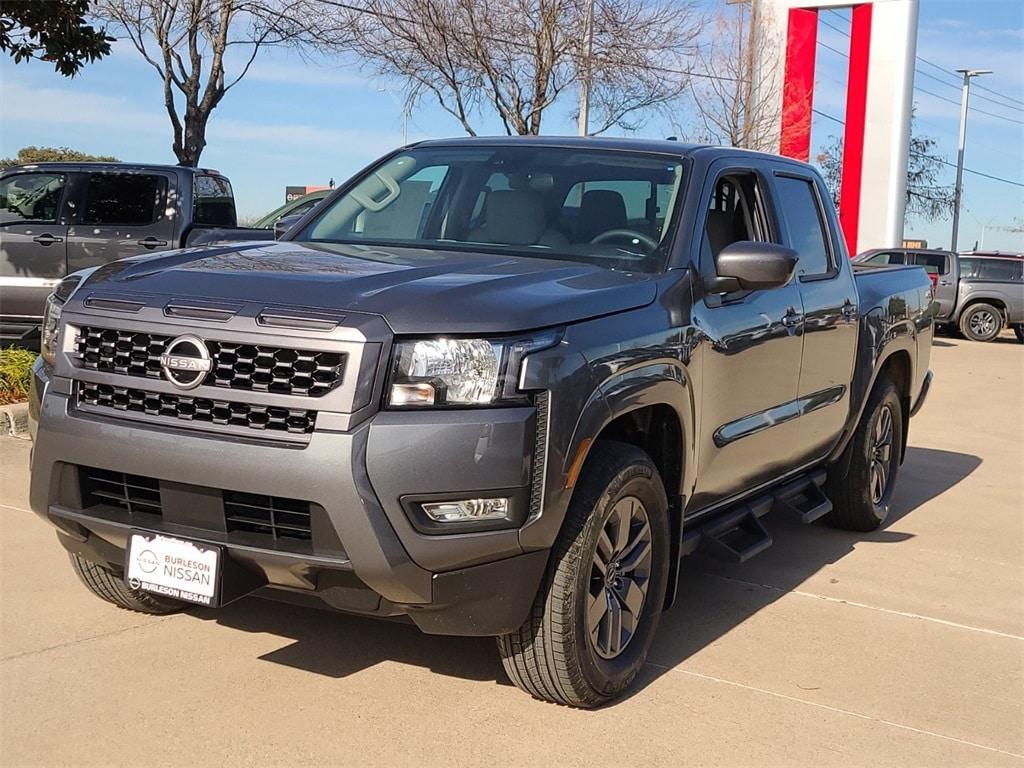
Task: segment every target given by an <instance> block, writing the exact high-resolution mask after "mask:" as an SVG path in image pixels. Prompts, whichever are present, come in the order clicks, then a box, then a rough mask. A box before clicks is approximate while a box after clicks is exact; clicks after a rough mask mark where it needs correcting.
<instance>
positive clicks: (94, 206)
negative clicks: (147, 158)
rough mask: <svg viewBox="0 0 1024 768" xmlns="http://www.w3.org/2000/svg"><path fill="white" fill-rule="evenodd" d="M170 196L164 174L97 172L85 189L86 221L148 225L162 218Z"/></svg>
mask: <svg viewBox="0 0 1024 768" xmlns="http://www.w3.org/2000/svg"><path fill="white" fill-rule="evenodd" d="M166 196H167V179H166V177H164V176H156V175H149V174H135V173H93V174H90V175H89V181H88V184H87V186H86V192H85V206H84V208H83V211H82V223H83V224H106V225H112V224H120V225H123V226H144V225H146V224H152V223H153V222H155V221H157V220H158V219H159V218H161V215H162V210H163V208H164V205H165V203H164V200H165V198H166Z"/></svg>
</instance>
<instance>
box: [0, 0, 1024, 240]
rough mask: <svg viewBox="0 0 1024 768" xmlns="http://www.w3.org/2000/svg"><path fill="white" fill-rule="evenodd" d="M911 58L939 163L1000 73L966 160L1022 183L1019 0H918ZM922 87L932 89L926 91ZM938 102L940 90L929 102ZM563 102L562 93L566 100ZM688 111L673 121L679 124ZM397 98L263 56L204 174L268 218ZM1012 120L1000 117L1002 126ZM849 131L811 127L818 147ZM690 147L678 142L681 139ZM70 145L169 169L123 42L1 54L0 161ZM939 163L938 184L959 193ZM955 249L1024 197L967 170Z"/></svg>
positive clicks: (841, 69) (385, 120)
mask: <svg viewBox="0 0 1024 768" xmlns="http://www.w3.org/2000/svg"><path fill="white" fill-rule="evenodd" d="M920 7H921V11H920V28H919V34H918V55H919V57H921V58H923V59H925V60H927V61H928V62H931V63H933V64H935V65H938V68H936V67H935V66H931V65H930V64H926V63H924V62H922V61H920V60H919V61H918V75H917V76H916V78H915V89H916V91H915V102H916V104H917V117H918V119H917V130H918V132H919V133H922V134H927V135H929V136H933V137H934V138H935V139H936V140H937V141H938V149H937V154H939V155H941V156H943V157H945V158H946V159H948V160H949V161H950V162H955V161H956V142H957V130H958V121H959V106H958V103H959V86H958V84H957V82H958V80H957V78H958V76H957V75H955V74H952V70H954V69H957V68H962V67H978V68H987V69H992V70H995V74H993V75H989V76H987V77H985V78H980V79H978V80H977V81H975V82H976V83H978V84H980V85H984V86H985V87H986V88H989V89H991V90H992V91H995V92H997V93H998V94H999V95H996V94H994V93H990V92H986V91H981V90H976V91H975V92H974V95H975V96H982V97H984V98H973V99H972V106H976V107H978V108H979V109H983V110H985V111H988V112H991V113H993V115H1001V116H1003V117H1002V118H1000V117H994V116H991V115H986V114H983V113H981V112H978V111H972V112H971V115H970V122H969V130H968V148H967V160H966V165H967V167H969V168H973V169H975V170H977V171H981V172H983V173H988V174H991V175H994V176H1000V177H1003V178H1006V179H1010V180H1013V181H1017V182H1022V183H1024V159H1022V155H1024V3H1022V2H1021V1H1020V0H970V1H969V2H964V0H921V6H920ZM822 19H823V21H825V22H828V24H830V25H831V26H833V27H835V28H836V30H838V31H836V30H833V29H830V28H829V27H828V26H825V25H822V26H821V27H820V29H819V41H820V42H821V43H822V45H820V46H819V48H818V72H817V87H816V92H815V106H816V108H817V109H819V110H821V111H822V112H825V113H827V114H832V115H837V116H841V115H842V113H843V108H844V100H845V80H846V74H845V71H846V60H845V59H844V58H843V57H842V56H841V55H840V54H837V53H834V52H832V51H830V50H828V48H826V47H825V46H829V47H831V48H836V49H838V50H839V51H843V50H846V49H847V47H848V40H847V39H846V38H845V36H844V35H843V30H845V29H848V26H849V20H848V13H843V12H838V13H833V12H826V13H823V14H822ZM925 91H930V92H931V94H929V93H926V92H925ZM932 94H934V95H932ZM570 98H571V97H570ZM572 106H573V105H572V104H571V103H568V102H567V103H566V104H564V105H560V106H559V108H558V109H556V110H555V111H553V112H551V113H549V114H548V115H546V116H545V125H544V128H545V132H546V133H556V134H557V133H574V132H575V125H574V123H573V121H572V119H571V109H572ZM688 109H689V108H688V107H687V106H686V105H683V106H682V107H681V112H682V114H681V116H680V117H679V118H677V123H682V124H684V125H685V124H687V122H688V120H687V114H686V112H687V110H688ZM401 111H402V104H401V96H400V93H399V91H398V88H397V87H396V86H395V84H393V83H388V82H386V81H383V80H379V79H375V78H373V77H370V76H369V75H368V74H367V73H364V72H361V71H360V69H359V66H358V63H357V62H351V61H337V60H335V61H331V62H323V63H320V64H317V63H311V62H308V61H306V60H304V59H302V58H301V57H299V56H298V55H297V54H296V53H295V52H292V51H289V50H283V49H278V50H267V51H266V52H265V53H261V55H260V58H258V59H257V61H256V63H255V65H254V66H253V68H252V69H251V71H250V72H249V74H248V75H247V77H246V79H245V80H243V81H242V82H241V84H239V85H238V86H237V87H236V88H235V89H233V90H232V91H231V92H230V93H229V94H228V95H227V96H226V97H225V100H224V101H223V102H222V104H221V106H220V107H218V108H217V110H216V111H215V113H214V116H213V119H212V120H211V123H210V128H209V131H208V135H207V142H208V144H207V148H206V150H205V152H204V153H203V157H202V164H203V165H205V166H208V167H213V168H217V169H219V170H221V171H223V172H224V173H226V174H227V175H228V176H230V177H231V179H232V181H233V183H234V186H235V192H236V196H237V199H238V208H239V212H240V213H241V214H244V215H256V214H262V213H264V212H266V211H267V210H269V209H271V208H274V207H276V206H277V205H279V204H280V203H281V202H283V200H284V188H285V186H287V185H306V184H309V185H314V184H326V183H327V182H328V180H329V179H330V178H332V177H333V178H334V179H336V180H337V181H341V180H342V179H344V178H346V177H347V176H348V175H350V174H352V173H354V172H355V171H357V170H359V169H360V168H361V167H363V166H364V165H366V164H367V163H368V162H370V161H371V160H373V159H374V158H375V157H377V156H378V155H380V154H383V153H384V152H386V151H388V150H389V149H391V148H393V147H394V146H397V145H398V144H400V143H401V141H402V124H401V123H402V118H401ZM1005 118H1009V119H1005ZM479 125H480V129H481V131H482V132H491V133H498V132H500V126H499V125H498V124H497V121H496V120H488V119H481V120H480V121H479ZM408 129H409V138H410V140H415V139H419V138H433V137H440V136H453V135H459V134H460V133H461V129H460V127H459V125H458V124H457V123H456V122H455V121H454V120H453V119H451V118H450V117H448V116H447V115H446V114H445V113H443V112H442V111H441V110H440V109H439V108H437V107H434V106H432V105H431V104H430V103H429V102H424V105H423V107H422V108H421V109H419V110H418V111H416V112H415V113H414V114H413V115H412V119H411V121H410V124H409V126H408ZM675 132H676V131H675V130H674V129H672V128H671V127H670V121H668V120H666V119H660V118H658V119H652V120H651V121H650V122H649V123H648V124H647V125H646V126H645V127H644V128H642V129H641V130H639V131H637V133H636V135H641V136H666V135H669V134H671V133H675ZM830 135H842V127H841V126H840V125H838V124H836V123H834V122H832V121H830V120H828V119H827V118H823V117H816V118H815V121H814V124H813V127H812V140H813V142H814V144H815V145H820V144H821V143H823V142H825V141H827V140H828V137H829V136H830ZM683 138H685V137H683ZM29 144H35V145H45V146H63V145H67V146H71V147H73V148H75V149H79V150H81V151H84V152H90V153H93V154H105V155H115V156H117V157H119V158H121V159H122V160H135V161H144V162H166V163H173V162H174V161H175V158H174V155H173V153H172V152H171V149H170V125H169V122H168V119H167V116H166V113H165V112H164V109H163V104H162V95H161V87H160V83H159V81H158V79H157V78H156V74H155V72H154V71H153V70H152V69H151V68H150V67H149V65H148V64H146V63H145V62H144V61H143V60H142V59H141V58H140V57H139V56H138V54H136V53H135V51H134V49H132V48H131V46H130V45H129V44H127V42H118V43H117V44H115V51H114V53H113V55H111V56H110V57H108V58H106V59H104V60H102V61H100V62H97V63H94V64H92V65H90V66H88V67H87V68H86V69H85V70H84V71H83V72H82V74H81V75H79V76H78V77H76V78H74V79H73V80H67V79H65V78H62V77H60V76H58V75H56V74H55V73H54V72H53V69H52V67H50V66H49V65H46V64H42V63H39V62H31V63H29V64H20V65H14V64H13V63H12V62H11V61H10V60H9V59H8V58H7V57H4V58H3V59H2V60H0V156H10V155H13V154H15V153H16V152H17V150H18V148H20V147H22V146H25V145H29ZM953 175H954V171H953V168H949V167H947V169H946V176H945V178H944V179H943V181H945V182H947V183H952V179H953ZM964 200H965V208H966V210H965V212H964V213H963V214H962V216H961V235H960V245H961V248H967V247H970V246H972V245H973V244H974V243H975V241H981V240H982V236H983V230H984V246H985V247H986V248H1001V249H1004V250H1009V249H1013V250H1018V251H1019V250H1024V235H1022V234H1014V233H1011V232H1009V231H1007V230H1006V227H1008V226H1009V225H1010V224H1012V223H1013V220H1014V219H1017V221H1018V222H1020V221H1021V220H1024V187H1020V186H1013V185H1010V184H1005V183H1001V182H998V181H995V180H991V179H987V178H984V177H980V176H975V175H973V174H966V175H965V182H964ZM949 230H950V222H949V221H948V220H947V221H940V222H936V223H929V222H918V221H912V222H911V223H910V226H909V227H908V228H907V230H906V235H907V236H908V237H910V236H913V237H924V238H927V239H928V240H929V242H930V243H934V244H936V245H940V246H941V245H946V244H948V241H949Z"/></svg>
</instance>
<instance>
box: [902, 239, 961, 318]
mask: <svg viewBox="0 0 1024 768" xmlns="http://www.w3.org/2000/svg"><path fill="white" fill-rule="evenodd" d="M912 263H914V264H916V265H917V266H919V267H924V271H925V272H927V273H928V276H929V277H930V278H931V279H932V285H933V286H935V303H936V304H937V305H938V315H937V317H940V318H943V317H949V316H950V315H951V314H953V307H954V306H955V305H956V280H955V279H954V276H953V274H952V272H951V270H952V268H953V259H952V257H951V256H950V254H948V253H915V254H913V262H912Z"/></svg>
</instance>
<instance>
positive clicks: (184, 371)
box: [160, 334, 213, 389]
mask: <svg viewBox="0 0 1024 768" xmlns="http://www.w3.org/2000/svg"><path fill="white" fill-rule="evenodd" d="M160 367H161V368H163V371H164V376H166V377H167V380H168V381H169V382H171V384H173V385H174V386H176V387H177V388H178V389H195V388H196V387H198V386H199V385H200V384H202V383H203V379H205V378H206V374H208V373H209V372H210V369H211V368H213V363H212V362H211V361H210V350H208V349H207V348H206V344H205V343H204V342H203V340H202V339H200V338H199V337H198V336H192V335H191V334H186V335H185V336H179V337H178V338H176V339H174V340H172V341H171V342H170V343H169V344H168V345H167V347H166V349H165V350H164V353H163V354H162V355H160Z"/></svg>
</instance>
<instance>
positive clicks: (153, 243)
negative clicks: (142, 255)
mask: <svg viewBox="0 0 1024 768" xmlns="http://www.w3.org/2000/svg"><path fill="white" fill-rule="evenodd" d="M139 245H141V246H142V247H143V248H156V247H157V246H158V245H167V241H166V240H157V239H156V238H155V237H153V236H152V235H150V236H149V237H147V238H146V239H145V240H139Z"/></svg>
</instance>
